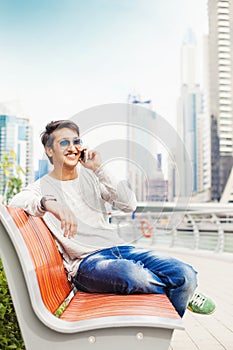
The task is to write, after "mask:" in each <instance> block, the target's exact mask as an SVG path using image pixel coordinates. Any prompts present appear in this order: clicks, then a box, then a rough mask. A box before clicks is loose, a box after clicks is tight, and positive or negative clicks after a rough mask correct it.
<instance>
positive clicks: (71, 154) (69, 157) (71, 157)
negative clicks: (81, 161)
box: [65, 152, 78, 159]
mask: <svg viewBox="0 0 233 350" xmlns="http://www.w3.org/2000/svg"><path fill="white" fill-rule="evenodd" d="M77 155H78V153H76V152H74V153H73V152H72V153H66V154H65V156H66V157H67V158H68V159H75V158H76V157H77Z"/></svg>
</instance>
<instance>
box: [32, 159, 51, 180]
mask: <svg viewBox="0 0 233 350" xmlns="http://www.w3.org/2000/svg"><path fill="white" fill-rule="evenodd" d="M48 172H49V160H48V158H46V159H39V160H38V170H36V171H35V180H38V179H40V178H41V177H43V176H44V175H46V174H48Z"/></svg>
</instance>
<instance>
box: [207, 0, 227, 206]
mask: <svg viewBox="0 0 233 350" xmlns="http://www.w3.org/2000/svg"><path fill="white" fill-rule="evenodd" d="M208 15H209V109H210V111H209V113H210V118H212V119H211V120H212V121H216V122H214V123H213V124H212V125H213V128H216V127H217V130H216V132H217V138H216V132H215V131H214V132H213V130H212V134H214V135H215V139H216V140H217V142H219V166H218V168H219V172H217V171H216V169H215V176H216V178H215V179H214V180H215V181H214V182H215V184H216V183H217V177H218V178H219V180H218V181H219V186H217V187H216V186H215V187H214V191H215V192H216V189H217V188H219V193H218V195H217V197H218V198H213V199H219V198H220V197H221V195H222V193H223V191H224V188H225V186H226V183H227V180H228V177H229V174H230V172H231V169H232V166H233V115H232V113H233V108H232V107H233V25H232V16H233V0H208ZM211 143H212V145H213V144H215V146H216V143H214V141H213V140H212V142H211ZM215 146H214V148H215ZM214 148H213V149H212V159H215V158H216V157H215V154H213V153H214V152H215V150H214ZM215 164H216V163H215ZM212 178H213V176H212ZM213 195H214V194H212V197H213ZM214 196H215V197H216V193H215V195H214Z"/></svg>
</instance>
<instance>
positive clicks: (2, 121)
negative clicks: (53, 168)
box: [0, 115, 34, 193]
mask: <svg viewBox="0 0 233 350" xmlns="http://www.w3.org/2000/svg"><path fill="white" fill-rule="evenodd" d="M11 150H12V151H14V153H15V154H16V156H17V160H16V162H17V164H19V165H20V166H21V167H22V169H23V170H24V171H25V175H22V176H21V179H22V181H23V186H26V185H28V184H29V183H30V182H32V181H33V180H34V174H33V149H32V128H31V125H30V123H29V119H27V118H18V117H15V116H10V115H0V158H2V155H3V152H9V151H11ZM11 171H12V175H15V174H13V171H14V170H13V169H12V170H11ZM4 182H5V179H4V173H3V169H0V193H2V192H3V190H4V188H3V187H4Z"/></svg>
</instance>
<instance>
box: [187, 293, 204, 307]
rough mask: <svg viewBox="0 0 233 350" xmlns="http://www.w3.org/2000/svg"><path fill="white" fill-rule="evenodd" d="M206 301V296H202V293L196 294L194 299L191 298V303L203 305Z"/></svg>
mask: <svg viewBox="0 0 233 350" xmlns="http://www.w3.org/2000/svg"><path fill="white" fill-rule="evenodd" d="M205 301H206V298H205V297H203V296H201V295H200V294H194V296H193V297H192V299H191V300H190V303H191V304H194V305H197V306H199V307H202V306H203V305H204V303H205Z"/></svg>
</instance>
